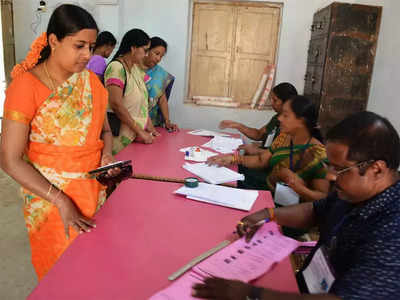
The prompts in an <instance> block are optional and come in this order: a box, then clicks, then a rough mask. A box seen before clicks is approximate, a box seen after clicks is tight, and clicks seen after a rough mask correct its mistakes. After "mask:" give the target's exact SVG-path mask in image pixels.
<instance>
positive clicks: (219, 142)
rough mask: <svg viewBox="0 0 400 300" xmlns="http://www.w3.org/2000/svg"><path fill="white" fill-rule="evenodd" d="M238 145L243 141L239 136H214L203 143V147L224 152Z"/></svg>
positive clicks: (230, 150)
mask: <svg viewBox="0 0 400 300" xmlns="http://www.w3.org/2000/svg"><path fill="white" fill-rule="evenodd" d="M240 145H243V141H242V139H240V138H232V137H223V136H216V137H214V138H213V139H212V140H211V141H209V142H207V143H205V144H204V145H203V147H207V148H211V149H213V150H215V151H217V152H220V153H224V154H226V153H232V152H234V151H235V150H236V149H237V148H238V147H239V146H240Z"/></svg>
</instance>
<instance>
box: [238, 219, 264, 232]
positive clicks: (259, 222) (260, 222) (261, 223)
mask: <svg viewBox="0 0 400 300" xmlns="http://www.w3.org/2000/svg"><path fill="white" fill-rule="evenodd" d="M269 221H271V220H270V219H269V218H265V219H263V220H261V221H258V222H257V223H256V224H254V225H252V226H250V229H251V228H253V227H256V226H261V225H263V224H265V223H267V222H269ZM237 233H238V232H237V231H234V232H233V234H237Z"/></svg>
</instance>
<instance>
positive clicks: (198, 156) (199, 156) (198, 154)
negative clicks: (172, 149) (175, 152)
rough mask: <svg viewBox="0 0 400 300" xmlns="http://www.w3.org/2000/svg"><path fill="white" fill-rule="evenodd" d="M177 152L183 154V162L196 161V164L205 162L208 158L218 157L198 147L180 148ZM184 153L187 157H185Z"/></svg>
mask: <svg viewBox="0 0 400 300" xmlns="http://www.w3.org/2000/svg"><path fill="white" fill-rule="evenodd" d="M179 151H181V152H184V153H185V160H191V161H197V162H206V161H207V159H208V158H209V157H212V156H215V155H218V154H217V153H215V152H212V151H208V150H205V149H202V148H200V147H186V148H182V149H180V150H179ZM186 152H187V153H188V154H189V155H186Z"/></svg>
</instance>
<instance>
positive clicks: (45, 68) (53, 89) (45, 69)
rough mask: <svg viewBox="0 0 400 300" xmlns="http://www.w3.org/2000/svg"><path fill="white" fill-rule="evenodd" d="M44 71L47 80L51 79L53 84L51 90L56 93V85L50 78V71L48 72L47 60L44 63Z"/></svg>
mask: <svg viewBox="0 0 400 300" xmlns="http://www.w3.org/2000/svg"><path fill="white" fill-rule="evenodd" d="M44 71H45V72H46V75H47V78H48V79H49V81H50V83H51V89H52V91H55V90H56V88H55V84H54V81H53V79H52V78H51V77H50V74H49V71H48V70H47V60H46V61H45V62H44Z"/></svg>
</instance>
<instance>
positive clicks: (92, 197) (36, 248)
mask: <svg viewBox="0 0 400 300" xmlns="http://www.w3.org/2000/svg"><path fill="white" fill-rule="evenodd" d="M106 107H107V91H106V90H105V89H104V87H103V86H102V84H101V82H100V81H99V80H98V78H97V77H96V75H95V74H93V73H91V72H89V71H87V70H84V71H82V72H81V73H75V74H74V75H72V76H71V77H70V78H69V79H68V80H67V81H65V82H64V83H63V84H62V85H61V86H59V87H58V88H57V89H56V91H55V92H52V91H50V90H49V89H48V88H47V87H46V86H45V85H44V84H43V83H42V82H41V81H39V80H38V79H37V78H36V77H35V76H34V75H33V74H31V73H30V72H26V73H24V74H23V75H21V76H19V77H17V78H16V79H14V81H13V82H12V83H11V85H10V86H9V88H8V89H7V92H6V102H5V105H4V118H5V119H7V120H14V121H18V122H22V123H25V124H27V125H29V126H30V134H29V142H28V147H27V149H26V157H27V160H28V161H29V162H30V163H31V164H32V165H33V166H34V167H35V168H36V169H37V170H38V171H39V172H40V173H41V174H42V175H43V176H44V177H45V178H47V180H48V181H49V182H51V183H52V184H54V185H55V186H57V187H58V188H59V189H61V190H62V191H63V192H64V193H65V194H67V195H68V196H69V197H70V198H71V199H72V200H73V201H74V203H75V204H76V206H77V207H78V208H79V209H80V211H81V212H82V214H83V215H85V216H88V217H92V216H93V215H94V214H95V212H96V211H97V210H98V209H99V208H100V207H101V205H102V204H103V203H104V201H105V189H104V187H103V186H102V185H100V184H99V183H98V182H97V181H96V180H95V179H92V178H90V177H89V176H88V174H87V172H88V171H89V170H91V169H95V168H97V167H99V165H100V159H101V151H102V148H103V141H102V140H101V139H100V135H101V131H102V128H103V122H104V117H105V113H106ZM22 195H23V198H24V216H25V222H26V226H27V228H28V233H29V239H30V244H31V250H32V263H33V266H34V268H35V270H36V272H37V274H38V277H39V279H41V278H42V277H43V276H44V275H45V274H46V273H47V272H48V271H49V270H50V268H51V267H52V266H53V264H54V263H55V262H56V261H57V259H58V258H59V257H60V256H61V254H62V253H63V252H64V250H65V249H66V248H67V247H68V246H69V245H70V244H71V242H72V241H73V240H74V238H75V237H76V236H77V234H78V233H77V232H75V231H74V230H73V229H70V239H69V240H67V239H66V237H65V233H64V226H63V222H62V220H61V217H60V215H59V212H58V209H57V208H56V207H55V206H54V205H53V204H51V203H50V202H48V201H46V200H43V199H41V198H40V197H38V196H36V195H34V194H33V193H31V192H30V191H28V190H26V189H24V188H22Z"/></svg>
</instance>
